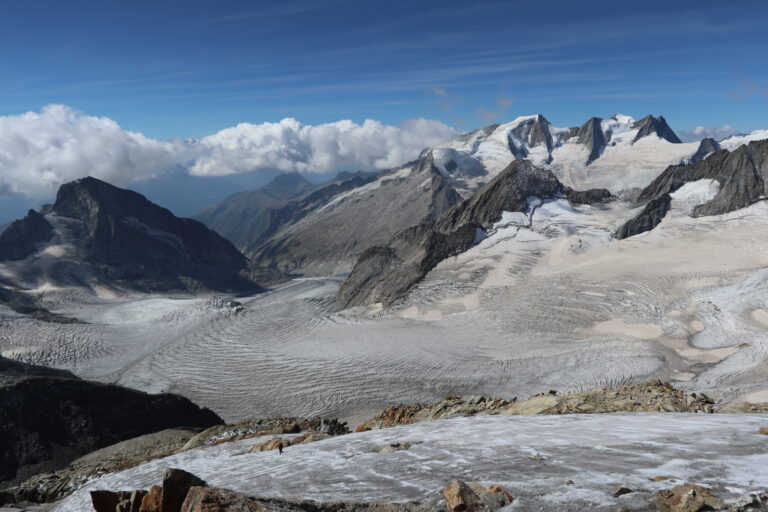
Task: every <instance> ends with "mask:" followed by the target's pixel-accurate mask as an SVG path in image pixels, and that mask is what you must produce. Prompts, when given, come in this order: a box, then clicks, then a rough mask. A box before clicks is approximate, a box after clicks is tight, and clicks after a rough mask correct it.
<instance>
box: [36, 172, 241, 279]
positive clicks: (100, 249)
mask: <svg viewBox="0 0 768 512" xmlns="http://www.w3.org/2000/svg"><path fill="white" fill-rule="evenodd" d="M51 214H52V215H55V216H59V217H67V218H70V219H76V220H78V221H79V222H80V225H81V229H80V233H79V234H78V235H79V237H80V239H81V240H82V241H83V247H84V254H83V256H82V257H83V258H84V260H85V261H86V262H87V263H89V264H91V265H92V266H93V267H95V268H96V269H97V271H98V272H99V273H100V274H101V275H102V276H103V277H105V278H106V279H108V280H110V281H115V282H118V283H119V284H121V285H125V286H128V287H135V288H139V289H144V290H168V289H195V288H199V287H202V288H208V289H217V290H234V289H244V288H248V287H251V288H252V287H254V284H253V283H251V282H249V281H248V280H247V279H246V278H245V277H244V275H245V274H247V273H248V272H249V262H248V260H247V259H246V258H245V256H243V255H242V254H241V253H240V252H239V251H238V250H237V249H235V247H234V246H233V245H232V244H231V243H230V242H229V241H228V240H226V239H224V238H222V237H221V236H220V235H218V234H217V233H215V232H213V231H211V230H210V229H208V228H207V227H205V226H204V225H203V224H201V223H200V222H197V221H195V220H191V219H181V218H178V217H176V216H174V215H173V214H172V213H171V212H170V211H168V210H166V209H165V208H161V207H160V206H157V205H155V204H153V203H151V202H150V201H148V200H147V199H146V198H145V197H144V196H142V195H141V194H137V193H135V192H132V191H129V190H124V189H120V188H117V187H114V186H112V185H110V184H108V183H105V182H103V181H99V180H97V179H95V178H83V179H80V180H77V181H73V182H70V183H66V184H64V185H62V186H61V188H60V189H59V192H58V195H57V197H56V203H55V204H54V205H53V207H52V208H51Z"/></svg>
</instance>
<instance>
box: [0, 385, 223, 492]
mask: <svg viewBox="0 0 768 512" xmlns="http://www.w3.org/2000/svg"><path fill="white" fill-rule="evenodd" d="M221 423H223V421H222V420H221V418H219V417H218V416H217V415H216V414H214V413H213V412H211V411H210V410H208V409H201V408H199V407H198V406H196V405H195V404H193V403H192V402H190V401H189V400H187V399H186V398H183V397H181V396H179V395H173V394H160V395H150V394H147V393H143V392H140V391H135V390H131V389H127V388H123V387H120V386H115V385H110V384H101V383H96V382H90V381H86V380H80V379H77V378H68V377H65V376H31V377H21V378H14V379H10V380H7V381H5V382H4V383H3V384H2V385H0V431H1V432H2V433H3V435H2V436H0V482H2V483H6V484H9V483H13V482H18V481H21V480H24V479H26V478H28V477H29V476H31V475H33V474H36V473H41V472H45V471H52V470H56V469H60V468H63V467H65V466H66V465H67V464H69V463H70V462H71V461H72V460H73V459H75V458H77V457H80V456H82V455H84V454H86V453H89V452H92V451H94V450H96V449H99V448H103V447H105V446H109V445H112V444H115V443H117V442H119V441H123V440H126V439H130V438H133V437H137V436H140V435H143V434H148V433H151V432H157V431H160V430H163V429H167V428H173V427H179V426H189V427H209V426H212V425H216V424H221Z"/></svg>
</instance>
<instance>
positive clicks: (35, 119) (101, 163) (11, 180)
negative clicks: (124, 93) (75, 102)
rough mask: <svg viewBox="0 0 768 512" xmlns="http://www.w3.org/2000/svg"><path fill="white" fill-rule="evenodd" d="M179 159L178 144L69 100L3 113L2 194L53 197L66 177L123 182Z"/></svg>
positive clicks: (0, 147)
mask: <svg viewBox="0 0 768 512" xmlns="http://www.w3.org/2000/svg"><path fill="white" fill-rule="evenodd" d="M175 163H176V152H175V151H174V149H173V144H171V143H168V142H161V141H157V140H152V139H149V138H147V137H145V136H143V135H142V134H140V133H133V132H129V131H125V130H123V129H122V128H120V126H119V125H118V124H117V123H116V122H114V121H112V120H111V119H108V118H106V117H94V116H88V115H85V114H82V113H80V112H77V111H75V110H72V109H71V108H69V107H66V106H64V105H48V106H47V107H44V108H43V109H42V111H41V112H40V113H37V112H27V113H26V114H21V115H18V116H0V193H1V194H23V195H26V196H29V197H35V198H48V197H51V196H53V194H54V193H55V191H56V190H57V189H58V187H59V185H61V184H62V183H65V182H67V181H71V180H74V179H77V178H81V177H83V176H86V175H91V176H96V177H99V178H102V179H105V180H107V181H109V182H110V183H114V184H116V185H123V184H126V183H128V182H130V181H134V180H137V179H142V178H148V177H151V176H153V175H155V174H157V173H159V172H163V171H164V170H167V169H169V168H171V167H172V166H174V165H175Z"/></svg>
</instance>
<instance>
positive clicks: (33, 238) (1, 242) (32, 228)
mask: <svg viewBox="0 0 768 512" xmlns="http://www.w3.org/2000/svg"><path fill="white" fill-rule="evenodd" d="M51 236H53V227H51V225H50V224H49V223H48V221H47V220H45V217H43V216H42V215H40V214H39V213H37V212H36V211H35V210H29V213H27V216H26V217H24V218H23V219H19V220H16V221H14V222H12V223H11V224H10V225H9V226H8V227H7V228H6V229H5V231H3V232H2V234H0V260H23V259H24V258H26V257H27V256H29V255H30V254H32V253H33V252H35V251H36V250H37V248H38V246H40V245H41V244H43V243H45V242H47V241H48V240H50V239H51Z"/></svg>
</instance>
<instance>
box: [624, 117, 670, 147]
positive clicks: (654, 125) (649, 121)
mask: <svg viewBox="0 0 768 512" xmlns="http://www.w3.org/2000/svg"><path fill="white" fill-rule="evenodd" d="M632 128H634V129H637V130H638V132H637V135H635V139H634V141H633V142H637V141H638V140H640V139H642V138H643V137H647V136H648V135H651V134H655V135H657V136H658V137H659V138H661V139H664V140H666V141H667V142H671V143H673V144H681V143H682V141H681V140H680V138H678V136H677V135H676V134H675V132H674V131H673V130H672V128H670V127H669V125H668V124H667V120H666V119H664V116H659V117H653V116H652V115H648V116H646V117H644V118H642V119H640V120H639V121H636V122H635V123H634V124H633V125H632Z"/></svg>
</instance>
